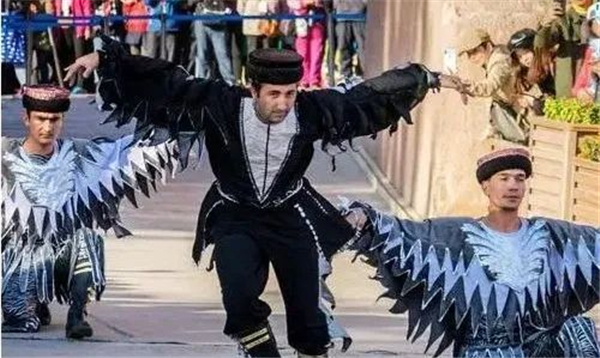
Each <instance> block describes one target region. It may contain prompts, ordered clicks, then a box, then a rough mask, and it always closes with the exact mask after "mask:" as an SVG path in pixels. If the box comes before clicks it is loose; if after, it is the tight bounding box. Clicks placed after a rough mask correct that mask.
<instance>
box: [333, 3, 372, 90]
mask: <svg viewBox="0 0 600 358" xmlns="http://www.w3.org/2000/svg"><path fill="white" fill-rule="evenodd" d="M367 2H368V0H334V1H333V9H334V11H335V13H336V15H341V16H340V17H338V18H337V19H336V24H335V34H336V39H337V49H338V50H339V51H340V57H341V72H342V76H344V79H345V80H350V79H351V78H352V76H353V75H355V76H357V77H362V66H363V65H364V63H365V28H366V26H365V25H366V24H365V22H364V21H362V20H352V19H344V18H343V16H344V15H346V16H348V15H361V14H362V15H364V14H366V12H367ZM355 53H356V54H357V55H358V66H356V68H355V69H354V73H353V71H352V58H353V55H354V54H355Z"/></svg>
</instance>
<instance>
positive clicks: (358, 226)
mask: <svg viewBox="0 0 600 358" xmlns="http://www.w3.org/2000/svg"><path fill="white" fill-rule="evenodd" d="M344 219H346V221H347V222H348V223H349V224H350V225H351V226H352V227H353V228H354V229H355V230H362V228H363V227H364V226H365V224H366V223H367V215H366V214H365V212H364V211H363V210H362V209H358V208H354V209H350V210H349V211H348V213H346V215H345V216H344Z"/></svg>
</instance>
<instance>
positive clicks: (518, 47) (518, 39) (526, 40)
mask: <svg viewBox="0 0 600 358" xmlns="http://www.w3.org/2000/svg"><path fill="white" fill-rule="evenodd" d="M536 36H538V32H537V31H535V30H533V29H529V28H525V29H521V30H519V31H517V32H515V33H514V34H512V35H511V36H510V39H509V40H508V44H507V48H508V51H510V56H511V57H512V60H513V66H515V67H516V68H517V75H516V76H517V78H516V85H517V92H518V93H521V94H522V93H528V94H530V95H532V96H534V97H540V96H542V95H545V96H554V95H555V93H556V91H555V90H554V75H553V72H554V53H553V52H552V51H548V50H544V51H537V52H534V51H533V50H534V48H533V44H534V42H535V38H536ZM521 107H525V106H523V105H521Z"/></svg>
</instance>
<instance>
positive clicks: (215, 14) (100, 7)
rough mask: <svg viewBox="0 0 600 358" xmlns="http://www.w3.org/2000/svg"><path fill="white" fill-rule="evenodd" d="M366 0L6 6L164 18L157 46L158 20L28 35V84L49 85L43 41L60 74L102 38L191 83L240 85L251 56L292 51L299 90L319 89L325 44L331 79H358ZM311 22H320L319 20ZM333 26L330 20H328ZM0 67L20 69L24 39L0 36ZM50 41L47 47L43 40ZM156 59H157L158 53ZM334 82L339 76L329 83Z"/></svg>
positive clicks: (49, 0) (80, 0) (69, 24)
mask: <svg viewBox="0 0 600 358" xmlns="http://www.w3.org/2000/svg"><path fill="white" fill-rule="evenodd" d="M367 2H368V0H28V1H12V2H11V4H12V5H11V9H10V12H11V13H12V14H18V13H21V14H26V15H27V14H29V15H32V14H33V15H35V16H38V17H43V16H72V17H78V16H91V15H101V16H110V15H125V16H145V15H159V14H165V15H167V20H166V21H165V32H164V34H165V38H164V44H163V39H162V35H163V32H162V24H161V20H160V19H159V18H151V19H148V18H146V19H130V20H127V21H124V22H116V21H115V22H111V23H109V24H94V26H88V25H89V22H86V21H85V20H70V21H69V20H62V21H61V24H62V26H57V27H54V28H52V30H51V32H49V31H39V30H36V31H35V32H34V36H33V37H34V39H33V52H34V54H33V56H34V60H33V66H32V67H33V76H32V81H33V82H35V83H45V82H56V81H57V70H56V68H57V66H55V62H56V61H55V59H54V56H53V54H52V46H51V44H50V41H49V40H53V41H54V44H55V46H56V48H57V49H58V51H57V52H58V62H59V66H62V67H63V68H64V67H65V66H67V65H68V64H70V63H71V62H72V61H73V60H74V59H75V58H76V57H79V56H81V55H83V54H85V53H89V52H91V51H93V49H94V45H93V37H94V35H95V34H96V33H98V32H102V33H105V34H108V35H110V36H112V37H114V38H117V39H119V40H120V41H121V42H123V43H124V44H126V45H127V46H128V47H129V49H130V52H131V54H134V55H137V54H141V55H144V56H149V57H155V58H164V59H166V60H169V61H172V62H175V63H177V64H180V65H182V66H184V67H186V68H187V69H188V70H189V71H190V72H191V73H193V74H195V75H196V76H199V77H204V78H208V77H218V78H221V79H223V80H225V81H227V82H228V83H232V84H233V83H244V82H245V81H244V67H245V63H246V59H247V56H248V53H250V52H251V51H252V50H254V49H256V48H264V47H277V48H290V49H295V50H296V51H298V52H299V53H300V54H301V55H302V56H303V57H304V70H305V71H304V73H305V75H304V77H303V78H302V82H301V85H302V86H303V87H306V88H315V87H321V86H323V85H324V83H325V79H324V78H323V77H322V72H323V71H322V69H323V68H324V66H323V62H324V57H325V52H326V43H327V46H328V47H329V49H330V50H332V51H335V52H336V53H338V54H339V61H337V63H339V68H338V73H339V75H341V77H343V78H351V77H353V76H360V75H361V74H362V71H361V67H360V65H361V62H362V60H363V48H364V37H365V20H364V16H363V18H362V19H361V18H360V17H361V15H364V14H366V11H367ZM326 13H329V14H341V15H356V16H349V17H348V16H347V17H348V18H344V17H343V16H340V17H339V18H338V19H337V20H336V21H335V23H334V27H335V28H334V32H335V36H334V41H333V43H329V42H327V31H326V29H327V28H326V26H327V21H326V18H325V16H324V15H325V14H326ZM237 14H239V15H279V14H295V15H315V16H314V17H306V18H295V19H280V20H273V19H267V18H265V19H243V20H240V19H239V18H238V19H237V20H235V16H230V15H237ZM171 15H208V16H209V17H208V18H204V19H202V20H201V21H199V20H196V21H180V20H179V19H173V18H168V16H171ZM319 15H322V16H320V17H319ZM334 18H337V17H335V16H334ZM3 32H4V34H7V33H8V35H9V36H4V37H5V38H4V39H3V43H2V46H3V49H9V51H3V53H5V54H7V53H8V52H10V53H12V55H10V56H9V58H8V59H7V58H6V57H5V58H4V59H3V61H7V62H12V63H19V62H23V61H24V54H19V52H21V53H22V52H23V51H24V48H25V45H24V44H23V43H22V42H24V39H25V34H24V32H19V31H13V30H11V29H9V28H3ZM50 37H52V39H50ZM161 51H164V53H161ZM337 79H338V80H339V79H340V78H339V76H338V78H337ZM93 89H94V88H93V84H92V83H88V82H86V81H85V80H84V79H83V78H79V79H78V81H77V84H76V85H75V87H73V88H72V92H73V93H82V92H89V91H93Z"/></svg>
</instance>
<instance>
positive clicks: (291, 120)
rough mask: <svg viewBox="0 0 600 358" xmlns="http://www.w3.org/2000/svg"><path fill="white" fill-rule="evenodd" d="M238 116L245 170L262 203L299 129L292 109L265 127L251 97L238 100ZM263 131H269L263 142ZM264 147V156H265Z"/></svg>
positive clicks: (287, 155) (285, 159)
mask: <svg viewBox="0 0 600 358" xmlns="http://www.w3.org/2000/svg"><path fill="white" fill-rule="evenodd" d="M241 116H242V118H240V122H241V123H240V127H241V133H240V136H242V143H243V148H244V152H245V154H246V161H247V165H248V171H249V174H250V177H251V180H252V182H253V185H254V190H255V192H256V196H257V198H258V200H259V201H261V202H263V201H264V200H265V199H266V198H267V197H268V196H269V193H270V191H271V189H272V188H273V185H274V184H275V182H276V178H277V177H278V175H279V173H280V172H281V170H282V168H283V167H284V165H285V162H286V161H287V159H288V157H289V155H290V150H291V148H292V145H293V142H294V138H295V136H296V134H297V133H298V130H299V127H298V118H297V116H296V112H295V111H294V110H292V111H290V113H289V114H288V115H287V117H286V118H285V119H284V120H283V122H281V123H279V124H276V125H271V126H270V129H269V126H268V125H267V124H264V123H263V122H261V121H260V120H259V119H258V117H257V116H256V112H255V109H254V105H253V99H252V98H244V99H243V100H242V110H241ZM267 130H270V134H269V140H268V142H269V143H267ZM267 150H268V158H265V154H267ZM265 167H266V168H265ZM265 170H266V175H265Z"/></svg>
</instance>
